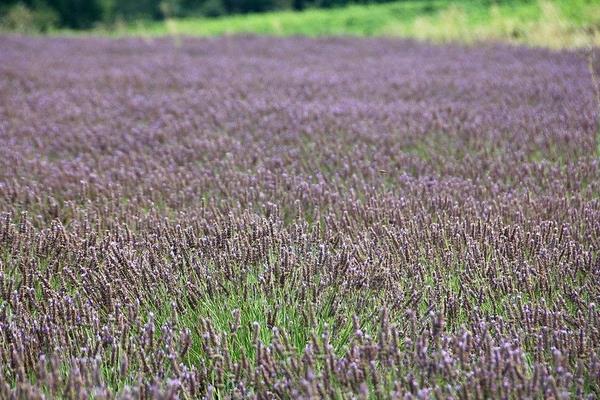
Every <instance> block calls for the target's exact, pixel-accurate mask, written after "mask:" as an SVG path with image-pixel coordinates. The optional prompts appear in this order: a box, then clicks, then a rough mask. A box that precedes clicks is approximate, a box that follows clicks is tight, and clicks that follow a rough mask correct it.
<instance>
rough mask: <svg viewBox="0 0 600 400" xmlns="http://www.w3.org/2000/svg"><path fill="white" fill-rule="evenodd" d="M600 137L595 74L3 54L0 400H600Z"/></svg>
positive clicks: (433, 49)
mask: <svg viewBox="0 0 600 400" xmlns="http://www.w3.org/2000/svg"><path fill="white" fill-rule="evenodd" d="M598 59H599V57H596V60H598ZM592 71H598V72H600V65H599V64H597V62H596V64H595V65H592ZM597 120H598V107H597V104H596V103H595V100H594V88H593V85H592V77H591V73H590V69H588V62H587V59H586V57H585V55H584V54H583V53H576V52H568V51H563V52H552V51H548V50H540V49H524V48H519V47H510V46H501V45H489V46H481V47H479V48H463V47H459V46H444V47H438V46H432V45H424V44H417V43H414V42H408V41H393V40H385V39H376V40H375V39H361V40H359V39H318V40H314V39H301V38H290V39H268V38H251V37H249V38H243V37H236V38H218V39H202V40H199V39H183V40H182V41H181V42H180V43H177V44H174V43H173V42H171V41H169V40H168V39H156V40H152V41H144V40H141V39H121V40H108V39H91V38H89V39H48V38H16V37H4V38H2V39H1V40H0V398H6V399H10V398H15V399H43V398H67V399H84V398H85V399H87V398H97V399H113V398H118V399H133V398H136V399H137V398H143V399H176V398H181V399H195V398H237V399H242V398H259V399H270V398H335V399H337V398H365V399H371V398H373V399H374V398H377V399H379V398H395V399H433V398H436V399H437V398H460V399H483V398H502V399H504V398H506V399H508V398H531V399H535V398H554V399H563V398H564V399H566V398H589V399H593V398H598V397H599V396H600V311H599V305H598V304H599V303H600V285H599V283H598V282H600V166H599V158H598V157H599V154H598V153H597V148H598V142H597V140H598V138H597V137H596V132H597V128H598V127H597V122H596V121H597Z"/></svg>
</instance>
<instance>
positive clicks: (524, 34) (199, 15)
mask: <svg viewBox="0 0 600 400" xmlns="http://www.w3.org/2000/svg"><path fill="white" fill-rule="evenodd" d="M348 2H349V0H163V1H162V2H161V1H157V0H143V1H139V2H138V1H132V0H125V1H116V0H93V1H75V0H60V1H59V0H43V1H41V0H38V1H35V0H27V1H21V2H15V1H10V0H9V2H8V3H9V4H8V3H7V5H5V6H4V8H3V9H0V11H1V12H2V17H1V18H0V29H3V30H5V31H6V30H9V31H11V32H20V33H36V32H37V33H39V32H52V33H59V34H61V35H73V34H75V35H80V34H81V31H80V30H79V28H92V29H93V33H94V34H101V35H116V36H127V35H136V36H140V35H141V36H164V35H194V36H196V35H200V36H214V35H228V34H260V35H277V36H296V35H301V36H332V35H334V36H337V35H352V36H393V37H411V38H416V39H421V40H433V41H442V42H445V41H456V40H459V41H462V42H476V41H481V40H488V41H489V40H492V41H504V42H512V43H520V44H528V45H534V46H545V47H553V48H565V47H567V48H572V47H584V46H589V45H596V46H597V45H599V44H600V2H599V1H596V0H504V1H484V0H481V1H460V0H459V1H452V0H403V1H395V2H390V3H385V4H375V3H380V2H379V1H375V2H373V1H370V0H365V1H359V2H354V1H353V3H354V4H350V5H345V6H343V7H333V8H332V6H341V5H343V4H345V3H348ZM357 3H369V4H357ZM319 7H328V8H327V9H323V8H319ZM305 8H307V9H305ZM300 9H304V10H303V11H298V10H300ZM264 10H277V11H269V12H260V13H258V12H255V11H264ZM242 13H244V14H243V15H242ZM225 14H232V15H225ZM84 34H89V30H86V31H84Z"/></svg>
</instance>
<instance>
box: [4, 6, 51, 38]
mask: <svg viewBox="0 0 600 400" xmlns="http://www.w3.org/2000/svg"><path fill="white" fill-rule="evenodd" d="M0 15H1V17H0V30H6V31H11V32H18V33H40V32H47V31H49V30H51V29H52V28H55V27H56V26H57V24H58V15H57V14H56V13H55V12H54V11H53V10H51V9H49V8H43V7H40V8H37V9H32V8H30V7H27V6H26V5H25V4H23V3H16V4H13V5H11V6H9V7H7V8H6V9H5V10H3V12H2V13H0Z"/></svg>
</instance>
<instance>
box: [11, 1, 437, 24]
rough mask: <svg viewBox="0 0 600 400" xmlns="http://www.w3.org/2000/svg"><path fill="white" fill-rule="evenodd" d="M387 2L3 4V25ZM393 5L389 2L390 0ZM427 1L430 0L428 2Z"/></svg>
mask: <svg viewBox="0 0 600 400" xmlns="http://www.w3.org/2000/svg"><path fill="white" fill-rule="evenodd" d="M385 1H386V0H0V15H1V18H0V24H2V25H3V26H4V28H7V29H11V30H16V31H19V30H26V29H28V28H29V29H35V30H38V31H47V30H49V29H51V28H55V27H62V28H74V29H83V28H90V27H93V26H96V25H99V24H106V25H110V24H114V23H118V22H120V21H132V20H140V19H154V20H156V19H164V18H171V17H186V16H206V17H216V16H221V15H227V14H241V13H248V12H261V11H270V10H289V9H294V10H302V9H304V8H307V7H324V8H327V7H335V6H341V5H345V4H348V3H354V4H356V3H377V2H385ZM387 1H389V0H387ZM424 1H427V0H424Z"/></svg>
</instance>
